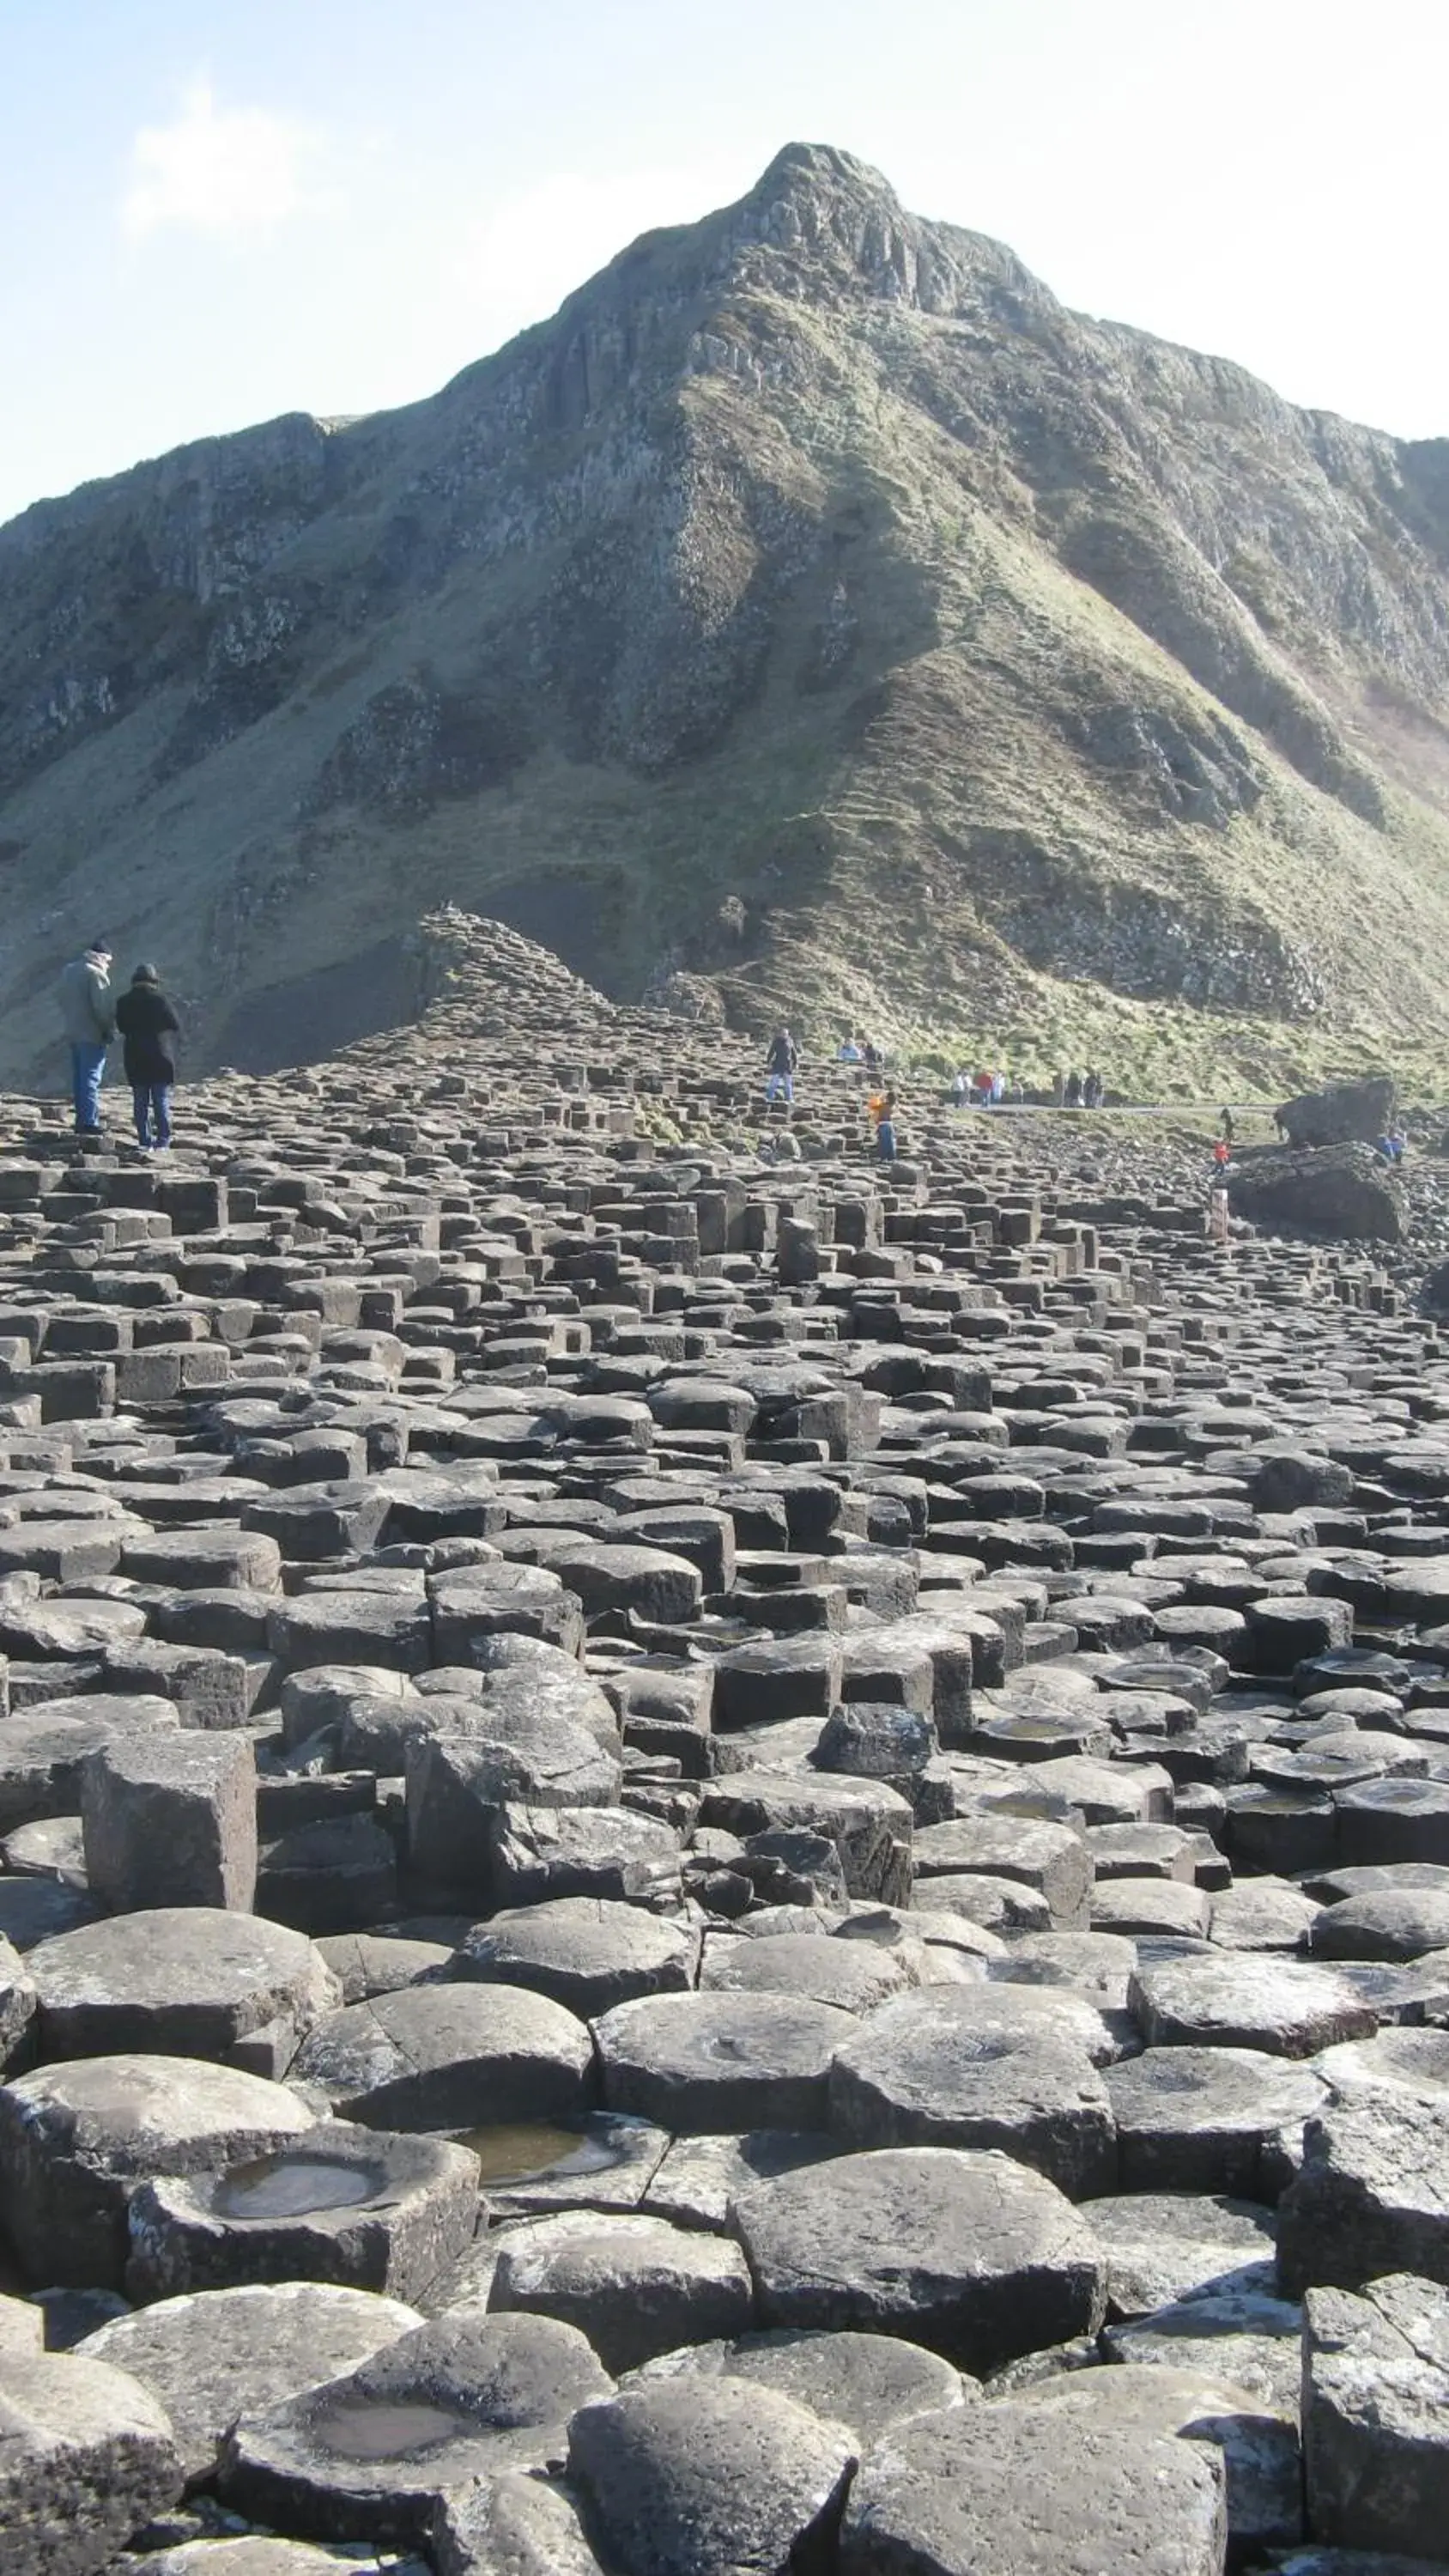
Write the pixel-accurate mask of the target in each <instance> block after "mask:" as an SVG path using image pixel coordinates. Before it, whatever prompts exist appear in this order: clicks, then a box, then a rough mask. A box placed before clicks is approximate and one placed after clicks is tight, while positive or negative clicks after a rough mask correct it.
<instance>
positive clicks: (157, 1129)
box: [116, 966, 181, 1154]
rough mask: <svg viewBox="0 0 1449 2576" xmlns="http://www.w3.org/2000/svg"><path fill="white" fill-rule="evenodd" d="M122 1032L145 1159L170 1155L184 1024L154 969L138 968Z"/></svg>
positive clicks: (121, 1005) (119, 1008)
mask: <svg viewBox="0 0 1449 2576" xmlns="http://www.w3.org/2000/svg"><path fill="white" fill-rule="evenodd" d="M116 1026H117V1028H118V1029H119V1030H120V1032H121V1037H122V1039H123V1041H124V1046H125V1065H126V1080H127V1081H128V1082H129V1084H130V1086H131V1102H132V1106H133V1108H134V1110H135V1113H136V1139H137V1142H138V1144H139V1145H140V1147H141V1151H142V1152H143V1154H149V1153H152V1152H156V1153H164V1152H165V1149H166V1147H167V1146H168V1145H169V1144H170V1142H171V1093H172V1089H173V1086H174V1084H175V1081H176V1040H177V1038H178V1037H179V1035H180V1033H181V1022H180V1021H179V1020H178V1018H177V1016H176V1013H175V1012H174V1010H173V1009H172V1007H171V1004H170V1003H169V1002H168V1000H167V998H166V996H165V994H164V993H163V992H162V990H161V978H160V976H159V975H158V974H157V972H156V969H155V967H154V966H138V967H137V969H136V971H135V974H134V975H133V976H132V977H131V983H130V989H129V991H127V992H124V993H123V994H122V995H121V998H120V1000H119V1001H118V1002H117V1004H116Z"/></svg>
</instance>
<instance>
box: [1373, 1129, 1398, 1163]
mask: <svg viewBox="0 0 1449 2576" xmlns="http://www.w3.org/2000/svg"><path fill="white" fill-rule="evenodd" d="M1374 1152H1375V1153H1376V1154H1382V1156H1383V1158H1384V1161H1385V1162H1386V1163H1401V1162H1402V1161H1403V1159H1404V1140H1403V1137H1402V1136H1401V1135H1400V1133H1399V1131H1398V1129H1397V1127H1390V1128H1387V1129H1386V1130H1385V1132H1384V1134H1383V1135H1382V1136H1381V1137H1380V1138H1379V1140H1378V1143H1377V1144H1376V1145H1375V1147H1374Z"/></svg>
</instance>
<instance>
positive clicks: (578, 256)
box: [454, 162, 753, 345]
mask: <svg viewBox="0 0 1449 2576" xmlns="http://www.w3.org/2000/svg"><path fill="white" fill-rule="evenodd" d="M752 175H753V174H752V173H751V172H748V171H747V172H746V173H745V175H744V176H741V175H740V173H739V171H737V170H734V169H730V168H728V167H726V166H724V165H722V164H719V163H715V164H706V163H703V162H701V163H699V164H697V165H696V166H695V167H694V168H693V169H688V170H684V169H638V168H636V169H631V170H621V171H618V172H616V173H611V174H609V175H608V176H606V177H599V176H593V177H586V176H584V175H583V174H582V173H580V172H576V171H570V170H559V171H555V172H553V173H552V174H551V175H550V176H549V177H548V178H545V179H540V180H539V181H538V182H537V184H536V185H535V186H534V187H531V188H526V189H524V190H523V191H521V193H520V194H519V195H518V196H516V197H509V198H506V199H505V200H504V202H503V203H502V204H501V205H499V206H497V207H495V208H494V210H493V211H492V213H491V214H488V215H485V216H483V217H482V218H481V219H480V221H479V222H477V223H476V224H474V225H472V226H470V228H469V230H468V232H467V233H466V235H465V237H464V239H463V242H462V244H461V246H460V249H459V252H458V257H457V260H456V263H455V270H454V273H455V277H456V280H457V284H458V286H459V287H460V288H461V289H462V290H463V292H464V293H465V294H466V295H467V296H468V298H469V301H470V302H471V303H472V304H473V305H474V307H475V309H476V310H477V312H478V319H479V323H480V325H482V326H485V327H486V330H487V332H488V334H489V336H490V337H491V338H492V340H493V342H494V344H495V345H496V343H497V342H498V341H499V340H505V339H508V338H511V336H512V334H513V333H514V332H515V331H521V330H523V329H524V328H525V327H526V326H527V325H528V324H529V323H530V322H537V321H540V320H541V319H542V318H543V316H544V315H545V314H549V313H552V312H553V311H554V309H555V307H556V306H558V305H559V304H561V303H562V302H563V299H564V297H565V296H566V295H569V294H571V293H572V292H573V289H574V288H575V287H576V286H582V284H583V282H584V280H585V278H586V277H591V276H592V275H593V273H594V271H595V270H596V269H599V268H602V267H603V266H604V265H605V264H606V262H607V261H609V260H611V259H612V258H613V257H614V255H615V253H616V252H617V251H621V250H623V249H625V248H626V246H627V245H628V244H629V243H630V242H631V241H634V240H636V239H637V237H638V235H639V234H640V233H644V232H652V231H654V230H655V229H656V228H657V227H659V226H662V225H667V224H686V223H694V222H696V221H697V220H698V218H699V217H700V216H701V215H706V214H708V213H710V212H711V210H712V209H713V208H714V207H716V206H722V205H728V204H729V202H730V200H731V198H733V197H737V196H739V195H741V194H742V193H743V191H744V189H745V188H747V187H748V186H749V183H750V177H751V176H752Z"/></svg>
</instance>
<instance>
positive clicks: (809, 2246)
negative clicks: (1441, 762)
mask: <svg viewBox="0 0 1449 2576" xmlns="http://www.w3.org/2000/svg"><path fill="white" fill-rule="evenodd" d="M443 935H444V936H445V938H446V940H447V941H448V942H449V943H450V945H451V951H452V957H451V979H450V981H449V982H448V983H447V984H446V986H445V988H444V989H443V991H442V992H441V994H440V996H439V999H438V1000H437V1001H436V1002H435V1004H434V1006H433V1008H432V1010H431V1012H430V1013H429V1015H428V1017H427V1019H426V1020H425V1021H424V1022H423V1024H422V1026H421V1028H420V1029H419V1030H417V1031H415V1032H404V1033H401V1034H395V1035H393V1036H391V1037H388V1038H383V1039H377V1040H372V1041H369V1042H367V1043H366V1044H364V1045H362V1046H360V1047H357V1048H354V1049H352V1050H351V1051H349V1053H348V1054H347V1055H346V1056H344V1057H342V1058H339V1059H338V1060H337V1061H336V1062H334V1063H333V1064H330V1065H326V1066H322V1067H319V1068H316V1069H315V1070H313V1071H310V1072H307V1073H305V1074H300V1075H296V1076H293V1077H290V1078H285V1079H284V1078H277V1079H274V1080H271V1081H267V1082H261V1083H255V1084H252V1083H242V1082H240V1081H238V1080H235V1079H229V1078H226V1077H223V1078H220V1079H218V1080H217V1081H215V1082H213V1083H211V1084H209V1085H207V1086H205V1087H204V1089H203V1090H201V1091H197V1092H191V1093H183V1094H182V1095H181V1097H180V1099H179V1102H178V1109H179V1113H180V1115H179V1124H178V1135H179V1137H180V1139H181V1141H180V1143H179V1145H178V1148H177V1150H176V1151H175V1152H174V1153H173V1154H172V1155H170V1156H169V1157H165V1158H154V1159H151V1160H143V1159H141V1158H140V1157H139V1156H138V1155H136V1154H135V1153H133V1152H129V1151H127V1150H126V1149H124V1148H122V1147H119V1146H118V1147H117V1149H116V1150H115V1151H114V1152H112V1151H110V1150H105V1149H103V1150H102V1151H101V1152H99V1153H94V1154H87V1155H85V1156H84V1157H82V1156H80V1155H79V1154H78V1153H77V1151H76V1149H75V1148H74V1146H73V1144H72V1143H71V1140H70V1139H69V1138H68V1137H67V1136H66V1135H65V1134H64V1132H63V1131H62V1129H61V1128H60V1127H59V1125H58V1124H57V1123H56V1120H55V1118H54V1117H52V1116H40V1115H38V1114H37V1110H36V1107H35V1104H26V1103H22V1102H15V1101H11V1102H7V1103H4V1104H3V1105H0V1137H3V1141H4V1144H5V1151H4V1154H3V1159H0V1369H3V1376H0V1651H3V1655H4V1657H5V1658H6V1668H5V1689H4V1702H3V1707H4V1714H3V1716H0V1860H3V1869H0V2053H3V2071H4V2077H5V2080H4V2082H3V2084H0V2218H3V2226H4V2233H5V2239H6V2246H7V2249H8V2262H9V2271H8V2274H7V2276H6V2281H5V2288H6V2291H7V2293H8V2295H6V2296H5V2297H3V2298H0V2576H22V2571H29V2570H32V2569H36V2570H38V2569H45V2570H60V2571H72V2570H75V2571H85V2570H92V2569H100V2568H103V2567H112V2568H116V2569H120V2570H125V2571H126V2572H127V2576H138V2571H141V2570H144V2571H146V2576H324V2571H328V2570H330V2571H333V2576H336V2571H337V2570H338V2569H340V2568H343V2567H346V2568H351V2569H353V2570H354V2571H356V2570H359V2569H361V2570H364V2571H366V2570H367V2569H372V2568H376V2567H377V2566H378V2565H387V2566H399V2567H406V2568H407V2569H408V2570H409V2576H418V2572H419V2571H421V2570H430V2571H435V2576H503V2571H504V2570H509V2571H512V2576H545V2571H557V2576H594V2571H597V2570H600V2569H602V2570H604V2571H606V2576H655V2571H658V2576H666V2571H668V2576H736V2572H737V2571H738V2576H743V2572H744V2571H746V2570H748V2571H751V2576H763V2571H769V2570H774V2569H784V2568H785V2567H786V2566H787V2565H788V2566H790V2567H791V2568H794V2569H798V2570H811V2571H817V2576H829V2571H831V2570H834V2569H836V2568H839V2569H841V2570H846V2571H850V2576H876V2571H882V2576H884V2571H898V2570H906V2569H910V2570H921V2571H930V2570H941V2571H951V2572H952V2576H955V2571H963V2576H964V2571H966V2570H968V2569H970V2570H973V2571H974V2570H977V2569H984V2568H989V2569H991V2570H992V2571H994V2576H1014V2571H1016V2570H1017V2569H1020V2570H1022V2571H1023V2576H1024V2571H1026V2570H1028V2569H1030V2570H1031V2571H1033V2576H1055V2571H1057V2570H1062V2571H1069V2576H1076V2571H1078V2570H1080V2571H1083V2576H1085V2571H1087V2570H1095V2569H1100V2568H1103V2567H1106V2566H1109V2565H1110V2566H1115V2565H1117V2564H1119V2563H1125V2562H1127V2561H1129V2560H1130V2563H1131V2564H1132V2566H1133V2568H1134V2570H1139V2569H1140V2570H1143V2571H1155V2570H1159V2569H1160V2570H1162V2571H1164V2576H1165V2571H1168V2570H1171V2571H1173V2576H1177V2571H1186V2570H1192V2571H1196V2570H1199V2569H1202V2570H1215V2569H1217V2568H1219V2567H1221V2566H1223V2565H1224V2564H1225V2562H1226V2561H1227V2560H1231V2563H1232V2564H1233V2565H1234V2566H1254V2565H1266V2564H1268V2563H1269V2557H1270V2553H1276V2554H1277V2555H1275V2556H1274V2558H1273V2563H1275V2564H1276V2563H1278V2556H1281V2554H1282V2553H1284V2552H1288V2553H1292V2554H1291V2555H1290V2557H1289V2559H1288V2562H1287V2563H1288V2564H1289V2565H1290V2567H1292V2568H1293V2569H1294V2570H1296V2571H1298V2576H1309V2571H1310V2570H1312V2571H1315V2576H1349V2571H1351V2570H1352V2569H1353V2568H1354V2567H1355V2566H1361V2567H1362V2569H1363V2571H1364V2576H1369V2567H1370V2562H1369V2561H1368V2560H1367V2559H1360V2558H1357V2557H1355V2556H1354V2555H1353V2553H1362V2552H1378V2553H1381V2558H1380V2560H1379V2561H1378V2562H1375V2563H1376V2564H1379V2565H1380V2566H1382V2560H1383V2558H1384V2557H1388V2558H1395V2559H1397V2558H1399V2557H1404V2556H1407V2557H1409V2558H1411V2559H1415V2560H1418V2561H1425V2560H1432V2559H1433V2557H1434V2554H1435V2552H1436V2550H1438V2551H1440V2552H1441V2554H1442V2552H1443V2548H1444V2543H1443V2541H1442V2540H1441V2537H1440V2535H1441V2534H1442V2533H1443V2532H1444V2531H1445V2530H1449V2523H1446V2521H1445V2514H1444V2507H1445V2501H1446V2497H1449V2430H1446V2426H1449V2414H1446V2412H1445V2409H1444V2400H1445V2397H1446V2395H1449V2215H1446V2213H1449V1427H1444V1428H1441V1426H1449V1348H1446V1346H1445V1345H1444V1343H1443V1342H1442V1341H1441V1337H1440V1333H1439V1329H1438V1327H1437V1326H1436V1325H1435V1324H1434V1323H1433V1322H1432V1321H1428V1320H1426V1319H1425V1318H1423V1317H1422V1316H1420V1315H1419V1314H1417V1313H1415V1312H1414V1311H1412V1309H1411V1308H1410V1307H1409V1305H1408V1304H1407V1302H1406V1300H1405V1297H1404V1295H1403V1292H1402V1289H1401V1288H1400V1287H1399V1286H1398V1285H1397V1284H1396V1283H1395V1280H1394V1279H1393V1278H1391V1277H1390V1276H1389V1275H1388V1274H1387V1273H1386V1272H1385V1271H1384V1270H1382V1269H1381V1268H1380V1267H1378V1266H1377V1264H1376V1261H1375V1260H1374V1259H1373V1258H1371V1257H1369V1256H1368V1255H1367V1254H1365V1253H1364V1252H1362V1251H1360V1250H1357V1249H1355V1250H1344V1249H1334V1248H1332V1247H1329V1246H1323V1245H1316V1246H1315V1245H1309V1244H1304V1243H1289V1242H1284V1241H1278V1240H1274V1239H1272V1238H1269V1237H1266V1236H1255V1235H1252V1234H1249V1233H1246V1232H1242V1231H1240V1232H1239V1233H1237V1234H1236V1235H1235V1237H1234V1239H1233V1242H1232V1244H1231V1246H1230V1248H1229V1249H1227V1250H1226V1251H1225V1250H1223V1249H1222V1248H1220V1247H1218V1246H1216V1245H1214V1244H1212V1243H1210V1242H1209V1241H1208V1240H1207V1224H1206V1176H1205V1174H1204V1172H1203V1171H1202V1169H1201V1168H1200V1167H1199V1164H1198V1162H1197V1161H1196V1160H1195V1158H1193V1157H1192V1156H1191V1155H1190V1154H1186V1153H1182V1152H1180V1151H1178V1150H1177V1149H1175V1148H1174V1147H1173V1146H1172V1145H1171V1144H1170V1143H1168V1142H1166V1141H1164V1140H1161V1139H1156V1138H1147V1139H1140V1138H1139V1139H1137V1140H1134V1141H1133V1142H1132V1143H1131V1144H1130V1145H1124V1144H1122V1143H1121V1142H1119V1141H1117V1140H1115V1139H1113V1138H1112V1137H1110V1136H1109V1135H1108V1134H1107V1133H1106V1132H1105V1131H1104V1130H1090V1129H1089V1128H1088V1127H1087V1126H1084V1127H1083V1129H1082V1130H1081V1131H1080V1132H1078V1131H1075V1130H1073V1131H1072V1132H1071V1133H1070V1134H1068V1135H1063V1133H1062V1129H1061V1123H1060V1122H1055V1123H1054V1124H1052V1125H1051V1126H1048V1125H1047V1124H1046V1123H1045V1122H1043V1123H1041V1124H1039V1125H1036V1126H1034V1125H1033V1124H1032V1122H1030V1121H1028V1120H1019V1121H1012V1122H1009V1123H1008V1122H1003V1123H1002V1125H1001V1126H999V1127H998V1126H996V1125H994V1124H993V1123H992V1122H991V1121H990V1120H988V1119H984V1118H981V1117H979V1116H978V1117H974V1118H965V1119H963V1118H959V1117H957V1118H952V1117H951V1116H949V1115H947V1114H945V1113H937V1112H935V1111H932V1110H930V1109H929V1108H922V1107H919V1106H918V1107H915V1108H914V1109H913V1108H912V1106H911V1105H910V1104H909V1103H908V1104H907V1106H906V1112H905V1117H904V1119H903V1134H904V1137H905V1140H906V1145H907V1154H906V1157H905V1158H904V1159H903V1160H902V1161H901V1162H900V1163H898V1164H897V1165H896V1166H895V1167H894V1168H893V1169H892V1170H891V1171H889V1172H884V1173H882V1172H880V1171H878V1170H876V1169H874V1168H873V1167H872V1166H871V1164H870V1163H869V1160H868V1158H867V1154H866V1150H865V1145H864V1121H863V1117H862V1112H861V1100H860V1090H859V1085H858V1084H857V1083H856V1082H855V1080H854V1079H853V1078H852V1077H851V1076H849V1075H847V1074H845V1073H843V1072H840V1071H838V1070H837V1069H835V1068H833V1067H832V1068H828V1069H826V1070H825V1071H823V1072H821V1073H819V1074H816V1075H814V1076H811V1075H810V1074H809V1073H808V1071H807V1075H806V1077H805V1080H804V1081H803V1082H802V1096H801V1102H800V1105H799V1107H798V1109H797V1111H796V1113H795V1118H794V1122H793V1127H792V1129H791V1130H789V1131H788V1132H792V1133H793V1134H794V1136H795V1137H796V1139H797V1140H798V1141H799V1143H800V1145H801V1148H802V1152H801V1159H799V1160H793V1159H792V1160H788V1161H787V1160H767V1159H761V1157H760V1156H759V1154H758V1153H757V1152H756V1150H755V1142H756V1140H757V1138H758V1136H759V1134H760V1131H761V1126H762V1123H763V1113H762V1110H761V1106H760V1100H759V1092H758V1086H757V1084H756V1083H754V1082H753V1081H752V1078H751V1077H752V1074H753V1067H752V1066H751V1065H749V1064H745V1063H742V1062H741V1061H740V1059H739V1050H738V1047H737V1044H736V1042H735V1041H732V1040H728V1039H726V1038H725V1037H723V1036H722V1035H720V1034H719V1033H717V1032H712V1031H710V1030H708V1029H704V1028H689V1027H683V1026H681V1025H680V1024H678V1023H676V1022H672V1021H669V1020H666V1019H664V1018H662V1017H660V1016H657V1015H653V1014H647V1013H642V1012H627V1011H621V1010H616V1009H613V1008H612V1007H611V1006H610V1005H608V1004H607V1003H605V1002H603V1001H602V1000H600V998H599V997H598V996H596V995H593V994H591V993H590V992H589V991H588V989H587V988H586V987H584V986H582V985H580V984H577V983H576V982H575V981H574V980H573V979H572V978H571V977H569V976H567V975H566V974H565V973H564V971H563V970H562V968H560V967H559V966H558V965H557V964H556V962H555V961H553V960H551V959H549V958H547V957H546V956H545V955H544V953H543V952H541V951H539V950H536V949H533V948H531V947H530V946H529V944H528V943H527V942H525V941H523V940H520V939H516V938H513V937H512V936H511V935H510V934H507V933H503V932H499V931H497V930H495V929H493V928H491V927H484V926H479V925H470V924H468V923H466V922H465V921H463V920H462V918H461V917H458V916H455V917H454V918H453V919H452V921H451V922H450V923H446V924H445V925H444V926H443ZM118 1112H119V1105H118V1104H117V1103H115V1102H114V1101H112V1102H111V1103H110V1106H109V1114H110V1116H111V1117H112V1118H113V1119H117V1120H118ZM115 1132H117V1133H118V1132H119V1125H118V1127H117V1130H116V1131H115ZM782 1132H787V1131H786V1128H785V1122H784V1121H782V1120H777V1121H776V1122H774V1126H773V1128H772V1130H771V1134H772V1136H777V1135H778V1134H780V1133H782ZM681 1138H684V1139H687V1140H688V1141H685V1142H681V1141H679V1140H680V1139H681ZM42 2347H44V2348H43V2349H42ZM1345 2553H1347V2554H1345Z"/></svg>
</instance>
